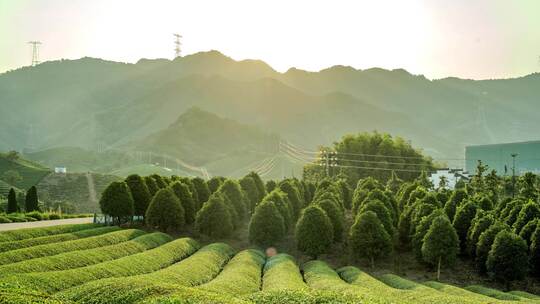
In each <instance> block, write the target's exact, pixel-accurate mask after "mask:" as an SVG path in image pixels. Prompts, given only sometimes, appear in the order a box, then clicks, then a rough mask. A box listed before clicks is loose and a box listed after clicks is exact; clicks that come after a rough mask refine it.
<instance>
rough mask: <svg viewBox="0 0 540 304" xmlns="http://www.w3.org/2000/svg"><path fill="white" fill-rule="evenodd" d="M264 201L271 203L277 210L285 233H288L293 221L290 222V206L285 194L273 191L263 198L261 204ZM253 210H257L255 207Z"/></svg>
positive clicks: (276, 190) (277, 190)
mask: <svg viewBox="0 0 540 304" xmlns="http://www.w3.org/2000/svg"><path fill="white" fill-rule="evenodd" d="M266 201H271V202H273V203H274V205H275V206H276V208H277V210H278V211H279V214H281V216H282V217H283V224H284V225H285V233H286V232H287V231H289V229H290V228H291V225H292V224H293V221H292V206H291V202H290V201H289V197H288V196H287V194H285V192H283V191H281V190H279V189H274V190H273V191H272V192H270V193H269V194H267V195H266V196H265V197H264V199H263V200H262V202H261V204H262V203H263V202H266ZM259 205H260V204H259ZM255 210H257V207H255Z"/></svg>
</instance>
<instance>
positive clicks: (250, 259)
mask: <svg viewBox="0 0 540 304" xmlns="http://www.w3.org/2000/svg"><path fill="white" fill-rule="evenodd" d="M265 261H266V257H265V255H264V253H262V252H261V251H259V250H254V249H247V250H244V251H241V252H239V253H238V254H236V255H235V256H234V257H233V258H232V259H231V260H230V261H229V263H227V265H225V268H223V271H221V272H220V273H219V275H218V276H217V277H216V278H215V279H213V280H211V281H210V282H208V283H206V284H203V285H200V286H198V287H197V288H200V289H203V290H207V291H211V292H216V293H226V294H230V295H234V296H241V295H248V294H251V293H254V292H257V291H259V288H260V287H261V283H262V282H261V281H262V280H261V279H262V271H261V270H262V267H263V265H264V264H265Z"/></svg>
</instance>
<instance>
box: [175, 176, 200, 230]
mask: <svg viewBox="0 0 540 304" xmlns="http://www.w3.org/2000/svg"><path fill="white" fill-rule="evenodd" d="M169 187H170V188H171V190H172V191H173V193H174V194H175V195H176V197H177V198H178V200H179V201H180V205H181V206H182V209H184V219H185V223H186V224H188V225H190V224H193V223H194V222H195V215H196V214H197V209H196V203H195V201H194V200H193V197H192V196H191V192H190V191H189V187H188V185H186V184H184V183H182V182H179V181H176V182H173V183H172V184H171V185H170V186H169Z"/></svg>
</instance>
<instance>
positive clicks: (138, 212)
mask: <svg viewBox="0 0 540 304" xmlns="http://www.w3.org/2000/svg"><path fill="white" fill-rule="evenodd" d="M125 182H126V184H127V185H128V187H129V191H130V192H131V196H132V197H133V208H134V210H133V214H134V215H135V216H144V215H145V214H146V209H148V205H150V201H151V200H152V195H151V194H150V190H148V186H147V185H146V183H145V182H144V180H143V178H142V177H141V176H140V175H138V174H132V175H130V176H128V177H126V179H125Z"/></svg>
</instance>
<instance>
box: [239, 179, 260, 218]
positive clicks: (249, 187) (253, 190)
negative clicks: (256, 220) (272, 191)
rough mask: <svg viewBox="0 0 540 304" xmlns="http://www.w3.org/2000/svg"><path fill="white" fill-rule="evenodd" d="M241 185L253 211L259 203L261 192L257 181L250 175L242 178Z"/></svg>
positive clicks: (250, 209)
mask: <svg viewBox="0 0 540 304" xmlns="http://www.w3.org/2000/svg"><path fill="white" fill-rule="evenodd" d="M240 186H241V187H242V190H244V191H245V193H246V195H247V198H248V201H249V211H250V212H251V211H253V209H255V206H256V205H257V204H258V203H259V192H258V190H257V185H256V184H255V181H254V180H253V178H251V177H250V176H244V177H243V178H242V179H241V180H240Z"/></svg>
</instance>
